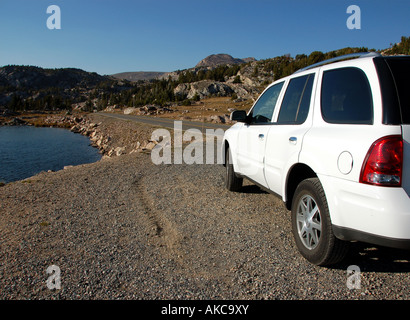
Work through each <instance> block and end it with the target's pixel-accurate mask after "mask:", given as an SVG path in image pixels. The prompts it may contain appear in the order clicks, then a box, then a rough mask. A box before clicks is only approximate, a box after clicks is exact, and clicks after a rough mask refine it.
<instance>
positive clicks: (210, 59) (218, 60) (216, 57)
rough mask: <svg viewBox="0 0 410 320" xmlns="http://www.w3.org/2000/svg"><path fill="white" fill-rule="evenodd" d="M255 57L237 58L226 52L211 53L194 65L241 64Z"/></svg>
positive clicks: (253, 59)
mask: <svg viewBox="0 0 410 320" xmlns="http://www.w3.org/2000/svg"><path fill="white" fill-rule="evenodd" d="M255 60H256V59H255V58H246V59H239V58H234V57H232V56H231V55H229V54H226V53H218V54H211V55H210V56H207V57H206V58H205V59H202V60H201V61H199V62H198V64H197V65H196V67H216V66H218V65H221V64H241V63H246V62H249V61H255Z"/></svg>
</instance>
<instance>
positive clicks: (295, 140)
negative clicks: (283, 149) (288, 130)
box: [289, 137, 298, 144]
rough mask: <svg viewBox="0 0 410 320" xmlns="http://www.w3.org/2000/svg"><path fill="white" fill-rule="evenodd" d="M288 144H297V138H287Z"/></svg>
mask: <svg viewBox="0 0 410 320" xmlns="http://www.w3.org/2000/svg"><path fill="white" fill-rule="evenodd" d="M289 142H290V143H292V144H296V143H297V142H298V138H296V137H290V138H289Z"/></svg>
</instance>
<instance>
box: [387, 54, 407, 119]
mask: <svg viewBox="0 0 410 320" xmlns="http://www.w3.org/2000/svg"><path fill="white" fill-rule="evenodd" d="M386 62H387V64H388V65H389V67H390V70H391V72H392V74H393V77H394V82H395V84H396V88H397V93H398V96H399V102H400V109H401V117H402V122H403V124H410V90H409V83H410V57H389V58H386Z"/></svg>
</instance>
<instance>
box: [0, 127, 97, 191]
mask: <svg viewBox="0 0 410 320" xmlns="http://www.w3.org/2000/svg"><path fill="white" fill-rule="evenodd" d="M100 159H101V154H100V153H99V152H98V149H96V148H94V147H92V146H91V145H90V140H89V138H88V137H86V136H83V135H80V134H76V133H73V132H71V131H69V130H67V129H59V128H38V127H30V126H10V127H9V126H3V127H1V126H0V182H5V183H7V182H12V181H17V180H22V179H25V178H28V177H31V176H33V175H35V174H37V173H40V172H41V171H48V170H52V171H58V170H61V169H63V168H64V166H68V165H79V164H85V163H92V162H96V161H98V160H100Z"/></svg>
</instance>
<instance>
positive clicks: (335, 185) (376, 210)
mask: <svg viewBox="0 0 410 320" xmlns="http://www.w3.org/2000/svg"><path fill="white" fill-rule="evenodd" d="M319 179H320V180H321V182H322V185H323V187H324V190H325V193H326V198H327V201H328V206H329V211H330V216H331V220H332V224H333V229H334V233H335V235H336V237H338V238H340V239H342V240H357V241H363V242H368V243H374V244H379V245H384V246H389V247H395V248H408V249H410V198H409V195H408V194H407V193H406V191H405V190H404V189H403V188H391V187H390V188H389V187H377V186H372V185H366V184H361V183H358V182H353V181H348V180H343V179H338V178H331V177H326V176H321V177H319Z"/></svg>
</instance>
